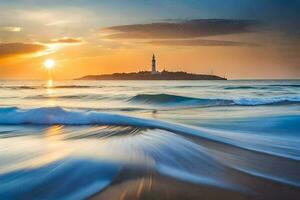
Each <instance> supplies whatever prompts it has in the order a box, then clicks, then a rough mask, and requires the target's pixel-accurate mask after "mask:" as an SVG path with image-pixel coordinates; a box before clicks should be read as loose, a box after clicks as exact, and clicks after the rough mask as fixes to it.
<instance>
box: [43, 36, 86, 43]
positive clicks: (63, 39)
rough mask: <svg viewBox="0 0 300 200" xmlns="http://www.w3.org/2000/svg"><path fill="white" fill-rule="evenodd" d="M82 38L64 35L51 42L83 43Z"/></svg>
mask: <svg viewBox="0 0 300 200" xmlns="http://www.w3.org/2000/svg"><path fill="white" fill-rule="evenodd" d="M82 42H83V41H82V39H81V38H70V37H64V38H59V39H53V40H51V41H50V42H49V43H52V44H79V43H82Z"/></svg>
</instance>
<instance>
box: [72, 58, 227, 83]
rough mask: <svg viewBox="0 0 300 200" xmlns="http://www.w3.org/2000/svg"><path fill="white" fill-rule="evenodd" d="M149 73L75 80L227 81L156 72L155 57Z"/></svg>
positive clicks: (208, 77) (209, 77)
mask: <svg viewBox="0 0 300 200" xmlns="http://www.w3.org/2000/svg"><path fill="white" fill-rule="evenodd" d="M151 62H152V65H151V71H140V72H133V73H115V74H104V75H88V76H84V77H81V78H78V79H76V80H227V79H226V78H222V77H219V76H215V75H205V74H191V73H187V72H168V71H166V70H163V71H162V72H159V71H157V70H156V59H155V55H154V54H153V56H152V61H151Z"/></svg>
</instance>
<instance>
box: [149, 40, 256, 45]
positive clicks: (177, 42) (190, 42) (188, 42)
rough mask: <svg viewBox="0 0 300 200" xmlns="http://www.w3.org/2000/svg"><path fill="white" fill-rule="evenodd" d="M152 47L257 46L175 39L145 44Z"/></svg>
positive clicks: (217, 41)
mask: <svg viewBox="0 0 300 200" xmlns="http://www.w3.org/2000/svg"><path fill="white" fill-rule="evenodd" d="M146 43H148V44H153V45H163V46H164V45H165V46H253V47H257V46H259V45H257V44H254V43H246V42H235V41H222V40H204V39H184V40H182V39H179V40H178V39H176V40H174V39H173V40H152V41H148V42H146Z"/></svg>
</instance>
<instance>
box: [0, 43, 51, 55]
mask: <svg viewBox="0 0 300 200" xmlns="http://www.w3.org/2000/svg"><path fill="white" fill-rule="evenodd" d="M46 49H47V47H46V46H44V45H41V44H29V43H0V58H3V57H9V56H17V55H24V54H32V53H37V52H39V51H43V50H46Z"/></svg>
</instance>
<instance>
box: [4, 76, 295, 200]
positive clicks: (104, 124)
mask: <svg viewBox="0 0 300 200" xmlns="http://www.w3.org/2000/svg"><path fill="white" fill-rule="evenodd" d="M299 160H300V81H297V80H284V81H283V80H282V81H277V80H274V81H273V80H268V81H261V80H253V81H1V82H0V198H1V199H84V198H88V197H91V196H94V195H96V194H101V192H102V191H106V190H108V188H110V187H112V185H115V180H116V179H118V176H119V175H120V173H121V172H122V170H125V169H130V168H132V169H136V168H139V169H141V170H143V169H145V170H148V171H149V170H150V171H153V172H155V173H157V174H159V175H160V176H163V177H168V178H171V179H172V180H174V181H179V182H182V183H186V184H193V185H196V186H197V187H209V188H215V189H217V190H219V189H220V191H219V192H220V193H221V192H222V191H224V190H226V191H233V192H236V193H239V194H242V195H244V196H245V197H249V196H250V197H251V198H253V197H254V198H269V199H273V198H281V197H285V198H286V199H292V198H294V199H297V198H299V197H300V191H299V188H300V161H299ZM133 179H134V178H133ZM124 181H126V180H124ZM270 185H271V186H270ZM267 186H269V187H271V189H270V188H269V189H268V188H266V187H267ZM272 188H273V189H272ZM264 192H265V193H264Z"/></svg>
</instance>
